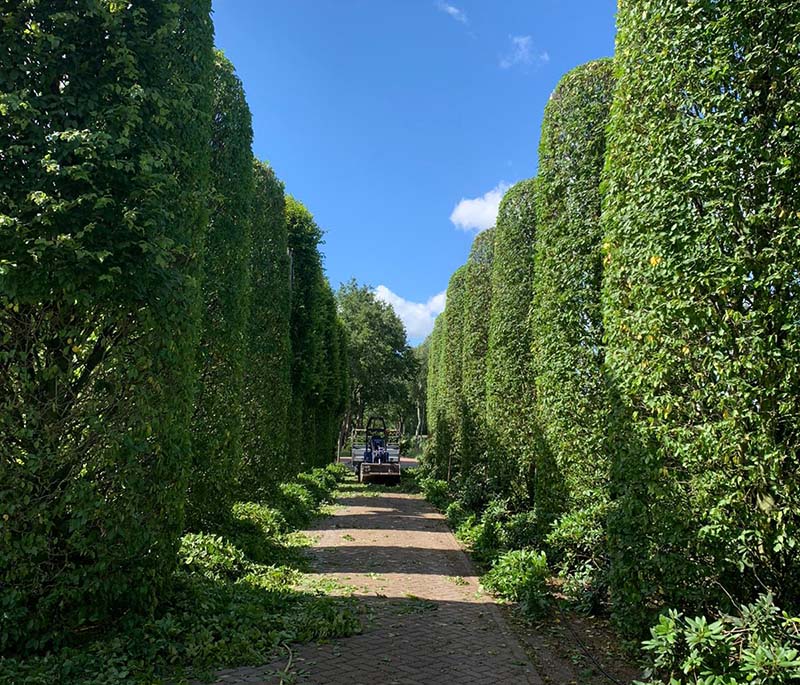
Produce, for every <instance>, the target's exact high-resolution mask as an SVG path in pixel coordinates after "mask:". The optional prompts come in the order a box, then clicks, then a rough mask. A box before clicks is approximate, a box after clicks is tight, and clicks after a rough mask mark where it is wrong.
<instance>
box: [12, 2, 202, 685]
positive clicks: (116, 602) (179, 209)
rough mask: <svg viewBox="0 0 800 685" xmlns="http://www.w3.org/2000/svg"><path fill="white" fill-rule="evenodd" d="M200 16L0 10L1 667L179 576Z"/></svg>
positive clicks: (20, 6) (198, 222)
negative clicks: (11, 656) (17, 652)
mask: <svg viewBox="0 0 800 685" xmlns="http://www.w3.org/2000/svg"><path fill="white" fill-rule="evenodd" d="M209 11H210V3H209V2H203V1H202V0H193V1H190V0H178V1H170V2H167V1H163V2H162V1H160V0H154V1H153V2H149V3H147V4H146V5H141V4H125V5H120V3H110V2H107V1H98V2H92V3H82V4H81V5H80V7H78V6H76V4H75V3H73V2H67V1H66V0H47V1H46V2H44V1H41V0H30V1H29V2H24V3H19V2H16V3H5V4H4V5H3V8H2V9H0V45H2V49H1V51H2V60H0V116H1V117H2V121H3V124H2V126H0V149H2V153H0V483H2V487H0V512H2V514H0V651H3V652H6V653H8V651H9V650H11V649H26V650H30V649H35V648H38V647H42V646H44V645H45V644H47V643H48V641H49V640H51V639H56V640H57V639H60V638H63V637H64V636H65V628H67V627H68V628H69V629H70V630H71V631H74V632H80V631H86V630H89V629H92V627H94V626H98V625H107V622H108V621H110V620H113V618H114V617H116V616H119V615H121V614H123V613H124V612H127V611H131V610H133V611H144V612H147V611H150V610H152V608H153V606H154V605H155V602H156V597H157V596H158V595H159V592H160V591H161V590H162V589H163V586H164V584H165V581H166V580H167V579H168V578H169V575H170V572H171V570H172V568H173V567H174V565H175V551H176V545H177V539H178V535H179V532H180V530H181V527H182V508H183V494H184V491H185V486H186V474H187V466H188V464H187V459H186V455H187V454H188V443H189V432H188V427H189V420H188V418H189V414H190V411H191V401H192V377H193V374H192V361H193V350H194V347H195V344H196V340H197V313H198V310H197V275H198V263H197V260H196V258H195V255H197V254H198V251H199V250H200V248H201V246H202V242H203V235H204V232H205V224H206V215H205V207H204V202H205V198H206V196H207V183H208V173H209V155H208V139H209V130H210V123H211V109H210V101H209V97H208V93H209V91H210V88H209V81H210V72H211V66H212V59H213V53H212V45H211V39H212V27H211V22H210V19H209ZM98 36H113V40H98ZM12 680H13V678H12ZM50 682H52V681H50Z"/></svg>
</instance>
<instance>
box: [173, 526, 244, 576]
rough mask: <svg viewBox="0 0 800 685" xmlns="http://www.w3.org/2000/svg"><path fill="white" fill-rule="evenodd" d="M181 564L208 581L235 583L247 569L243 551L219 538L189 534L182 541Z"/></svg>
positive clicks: (179, 554) (179, 552)
mask: <svg viewBox="0 0 800 685" xmlns="http://www.w3.org/2000/svg"><path fill="white" fill-rule="evenodd" d="M178 558H179V559H180V563H181V565H182V566H184V567H188V569H186V568H185V569H184V570H185V571H188V572H189V573H197V574H199V575H202V576H205V577H206V578H208V579H210V580H225V579H231V580H235V579H237V578H239V577H241V576H242V575H243V574H244V572H245V571H247V570H248V568H249V564H248V562H247V557H245V555H244V552H242V550H240V549H239V548H238V547H236V546H235V545H233V544H231V543H230V542H228V541H227V540H225V539H223V538H222V537H220V536H219V535H210V534H208V533H188V534H186V535H184V536H183V538H182V539H181V546H180V549H179V551H178Z"/></svg>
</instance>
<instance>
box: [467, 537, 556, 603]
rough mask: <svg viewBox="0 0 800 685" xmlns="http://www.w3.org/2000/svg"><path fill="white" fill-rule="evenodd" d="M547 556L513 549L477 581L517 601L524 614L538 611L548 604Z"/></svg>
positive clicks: (496, 592)
mask: <svg viewBox="0 0 800 685" xmlns="http://www.w3.org/2000/svg"><path fill="white" fill-rule="evenodd" d="M548 576H549V571H548V568H547V557H546V556H545V554H544V552H536V551H534V550H531V549H516V550H512V551H510V552H506V553H505V554H503V555H502V556H500V557H499V558H498V559H497V560H496V561H495V562H494V564H492V568H491V570H490V571H489V572H488V573H487V574H486V575H484V576H483V577H482V578H481V584H482V585H483V586H484V587H485V588H486V589H488V590H490V591H491V592H493V593H494V594H496V595H497V596H498V597H502V598H503V599H507V600H509V601H512V602H519V603H520V604H521V605H522V607H523V608H524V609H525V611H526V612H527V613H530V614H533V615H536V614H540V613H542V612H543V611H544V610H545V609H546V608H547V606H548V603H549V598H550V595H549V593H548V591H547V583H546V581H547V578H548Z"/></svg>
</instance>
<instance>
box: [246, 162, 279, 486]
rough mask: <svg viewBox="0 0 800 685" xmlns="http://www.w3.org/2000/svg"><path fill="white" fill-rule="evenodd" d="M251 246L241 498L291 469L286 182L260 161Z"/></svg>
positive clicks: (272, 484) (270, 482)
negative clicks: (284, 191) (289, 462)
mask: <svg viewBox="0 0 800 685" xmlns="http://www.w3.org/2000/svg"><path fill="white" fill-rule="evenodd" d="M253 172H254V175H255V194H254V196H253V207H252V234H253V240H252V245H251V248H250V278H251V281H250V293H249V303H250V311H249V317H248V323H247V336H246V340H247V349H246V351H245V365H244V387H245V388H246V392H244V393H243V394H242V402H243V405H244V407H243V408H244V430H243V432H242V453H243V454H242V459H243V462H242V468H241V473H240V476H239V482H240V497H247V498H251V499H252V498H256V497H258V496H260V495H264V494H266V493H268V492H269V491H270V490H271V489H272V486H274V484H275V483H276V481H277V480H279V479H280V477H281V474H282V473H284V472H285V471H286V469H287V468H288V466H289V464H288V453H287V448H286V445H287V440H288V429H289V426H288V424H287V418H288V410H289V402H290V399H291V385H290V373H291V341H290V339H289V316H290V311H291V310H290V301H289V294H290V293H289V254H288V237H287V232H286V218H285V214H284V197H283V184H282V183H281V182H280V181H279V180H278V179H277V177H276V176H275V172H274V171H273V170H272V168H270V167H269V166H267V165H266V164H264V163H263V162H260V161H258V160H255V162H254V166H253Z"/></svg>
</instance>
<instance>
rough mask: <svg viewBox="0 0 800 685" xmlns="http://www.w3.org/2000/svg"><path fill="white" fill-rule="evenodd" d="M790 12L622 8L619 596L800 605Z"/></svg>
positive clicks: (616, 185) (783, 5)
mask: <svg viewBox="0 0 800 685" xmlns="http://www.w3.org/2000/svg"><path fill="white" fill-rule="evenodd" d="M799 22H800V6H799V5H797V4H796V3H791V2H775V3H747V2H738V1H737V2H724V3H718V2H712V3H674V2H668V1H667V0H657V1H655V2H653V1H652V0H629V1H628V2H625V3H622V4H621V5H620V12H619V14H618V26H619V33H618V38H617V52H616V56H615V64H616V69H617V71H618V74H617V76H618V78H617V90H616V93H615V97H614V104H613V106H612V116H611V122H610V126H609V138H608V152H607V160H606V172H605V181H604V182H605V185H606V197H605V201H604V202H605V204H604V213H603V222H604V227H605V231H606V247H605V262H606V266H605V273H604V285H603V287H604V319H605V332H606V338H607V347H606V365H607V369H608V372H609V379H610V381H611V388H612V390H613V393H614V396H613V397H612V401H613V405H614V411H613V426H612V429H613V431H614V438H615V439H614V446H615V454H614V463H613V464H612V477H613V480H614V484H613V489H614V492H613V494H614V498H615V506H614V509H613V512H612V516H611V518H610V519H609V539H610V545H611V553H612V576H611V581H612V590H613V596H614V603H615V607H616V608H615V611H616V614H617V617H618V618H619V621H620V623H621V624H623V625H624V626H626V627H628V629H629V630H631V632H633V633H638V632H639V631H640V630H642V629H643V628H644V627H645V626H646V625H647V624H648V623H649V620H650V619H649V615H648V613H647V611H646V608H647V607H653V606H655V607H658V606H680V607H683V608H688V607H693V606H700V605H702V604H704V603H705V602H707V601H719V602H721V603H723V604H724V603H725V602H727V599H726V597H725V596H724V595H722V593H721V592H719V591H717V590H715V588H718V587H719V585H717V583H715V582H714V581H718V582H719V583H720V584H721V585H722V586H725V587H726V588H727V589H728V590H729V591H730V592H731V593H732V594H733V596H734V598H736V599H737V600H738V601H749V600H750V599H752V598H753V597H754V596H755V594H756V593H757V592H759V591H760V590H759V589H760V588H761V587H762V586H761V584H762V583H763V584H764V585H766V587H768V588H770V589H772V590H774V592H775V596H776V598H777V599H778V601H779V602H780V603H782V604H783V605H784V606H786V607H787V608H788V609H793V608H795V607H797V603H798V599H799V598H800V556H798V554H797V551H796V550H797V547H798V546H799V545H800V536H799V535H798V524H799V523H800V519H799V518H798V517H799V516H800V460H799V459H798V448H799V447H800V424H798V422H797V421H796V417H797V416H798V414H799V413H800V345H798V322H800V298H799V297H798V294H797V264H798V262H799V261H800V243H798V241H797V235H798V232H800V193H798V192H797V188H798V185H800V165H797V164H794V163H793V162H792V161H791V160H795V159H797V157H798V149H799V148H798V140H800V138H799V137H798V134H799V133H800V128H798V125H797V116H798V102H797V98H796V93H797V85H798V76H797V68H796V66H797V50H796V33H797V26H798V23H799Z"/></svg>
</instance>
